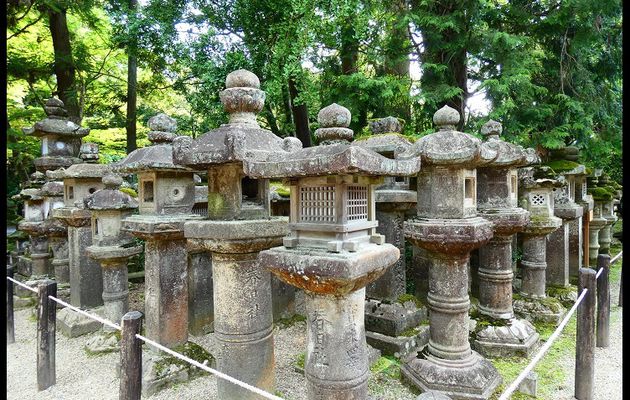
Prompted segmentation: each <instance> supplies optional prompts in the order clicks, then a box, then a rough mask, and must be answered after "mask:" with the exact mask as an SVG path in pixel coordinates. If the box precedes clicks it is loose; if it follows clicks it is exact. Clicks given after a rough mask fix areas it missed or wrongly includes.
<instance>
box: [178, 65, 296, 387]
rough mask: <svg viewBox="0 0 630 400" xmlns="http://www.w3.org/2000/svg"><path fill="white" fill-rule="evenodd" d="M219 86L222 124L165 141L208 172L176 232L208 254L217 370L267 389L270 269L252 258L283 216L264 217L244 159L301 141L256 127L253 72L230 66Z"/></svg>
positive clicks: (258, 106) (276, 239)
mask: <svg viewBox="0 0 630 400" xmlns="http://www.w3.org/2000/svg"><path fill="white" fill-rule="evenodd" d="M225 86H226V89H225V90H223V91H222V92H221V93H220V97H221V102H222V103H223V107H224V109H225V110H226V111H227V112H228V113H229V115H230V120H229V123H227V124H224V125H221V126H220V127H218V128H216V129H213V130H211V131H209V132H207V133H205V134H204V135H202V136H200V137H198V138H197V139H195V140H193V139H192V138H190V137H180V138H177V139H176V140H175V141H174V143H173V158H174V160H175V162H176V163H178V164H179V165H186V166H188V167H191V168H195V169H198V170H199V169H205V170H207V171H208V175H207V176H208V213H207V217H206V219H204V220H201V221H188V222H186V224H185V226H184V235H185V236H186V238H187V240H188V246H189V249H190V251H191V252H193V251H206V252H208V251H209V252H211V253H212V280H213V296H214V335H215V338H216V340H217V342H218V344H219V346H218V351H219V353H218V354H216V356H217V367H218V369H219V370H220V371H222V372H224V373H227V374H229V375H231V376H233V377H235V378H237V379H240V380H241V381H244V382H247V383H249V384H252V385H255V386H257V387H259V388H261V389H264V390H267V391H271V392H273V388H274V385H275V372H274V348H273V323H272V302H271V275H270V273H269V271H266V270H264V269H262V268H261V267H260V266H259V265H258V264H257V262H256V256H257V255H258V252H259V251H260V250H264V249H268V248H270V247H273V246H277V245H279V244H280V243H282V237H283V236H285V235H286V234H287V219H286V217H271V216H270V202H269V179H268V177H266V176H264V175H263V176H261V175H258V176H256V177H252V176H251V175H250V174H248V173H247V171H245V170H244V161H245V160H247V159H251V158H253V159H258V158H259V157H261V156H262V157H264V156H267V154H269V153H270V152H272V153H273V152H276V153H286V151H287V149H294V148H300V147H301V142H300V141H299V140H298V139H296V138H286V139H284V140H283V139H281V138H279V137H277V136H276V135H274V134H273V133H272V132H271V131H268V130H266V129H262V128H261V127H260V126H259V125H258V122H257V121H256V114H257V113H258V112H260V111H261V110H262V109H263V106H264V101H265V92H264V91H262V90H260V81H259V79H258V77H257V76H256V75H254V74H253V73H251V72H249V71H246V70H243V69H241V70H237V71H234V72H231V73H230V74H228V75H227V77H226V80H225ZM207 267H210V265H207ZM252 354H256V357H252V356H251V355H252ZM217 387H218V397H219V398H221V399H253V398H256V399H257V398H259V397H258V396H256V395H254V394H252V393H251V392H249V391H246V390H244V389H242V388H240V387H238V386H236V385H234V384H232V383H230V382H227V381H225V380H219V381H218V382H217Z"/></svg>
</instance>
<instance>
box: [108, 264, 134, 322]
mask: <svg viewBox="0 0 630 400" xmlns="http://www.w3.org/2000/svg"><path fill="white" fill-rule="evenodd" d="M101 266H102V268H103V303H104V304H105V317H106V318H107V319H108V320H110V321H120V320H121V319H122V316H123V315H125V313H126V312H127V311H128V310H129V284H128V282H127V257H122V258H114V259H108V260H102V261H101ZM103 329H104V330H105V331H108V330H112V329H113V328H109V327H108V326H103Z"/></svg>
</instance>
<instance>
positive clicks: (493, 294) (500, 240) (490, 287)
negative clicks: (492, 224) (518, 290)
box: [477, 234, 514, 319]
mask: <svg viewBox="0 0 630 400" xmlns="http://www.w3.org/2000/svg"><path fill="white" fill-rule="evenodd" d="M511 260H512V235H500V234H495V235H494V236H493V237H492V239H490V241H489V242H488V244H486V245H485V246H483V247H481V248H480V249H479V270H478V272H477V273H478V274H479V311H480V312H481V313H483V314H485V315H488V316H490V317H492V318H497V319H510V318H513V317H514V313H513V310H512V278H513V277H514V273H513V272H512V262H511Z"/></svg>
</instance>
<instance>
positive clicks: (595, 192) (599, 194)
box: [587, 187, 613, 201]
mask: <svg viewBox="0 0 630 400" xmlns="http://www.w3.org/2000/svg"><path fill="white" fill-rule="evenodd" d="M587 191H588V194H590V195H591V196H593V200H596V201H607V200H612V199H613V194H612V193H611V192H609V191H608V190H607V189H606V188H603V187H590V188H588V190H587Z"/></svg>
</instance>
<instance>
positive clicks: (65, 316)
mask: <svg viewBox="0 0 630 400" xmlns="http://www.w3.org/2000/svg"><path fill="white" fill-rule="evenodd" d="M85 311H87V312H89V313H90V314H96V315H98V316H100V317H104V313H105V310H104V308H103V307H98V308H95V309H92V310H85ZM102 327H103V324H101V323H100V322H98V321H95V320H93V319H91V318H88V317H86V316H83V315H81V314H79V313H77V312H76V311H72V310H70V309H69V308H64V309H62V310H59V311H57V329H59V331H60V332H61V333H62V334H63V335H64V336H67V337H70V338H74V337H78V336H81V335H86V334H88V333H92V332H96V331H98V330H100V329H101V328H102Z"/></svg>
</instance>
